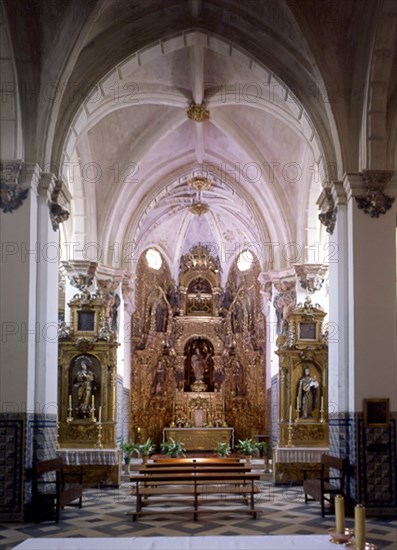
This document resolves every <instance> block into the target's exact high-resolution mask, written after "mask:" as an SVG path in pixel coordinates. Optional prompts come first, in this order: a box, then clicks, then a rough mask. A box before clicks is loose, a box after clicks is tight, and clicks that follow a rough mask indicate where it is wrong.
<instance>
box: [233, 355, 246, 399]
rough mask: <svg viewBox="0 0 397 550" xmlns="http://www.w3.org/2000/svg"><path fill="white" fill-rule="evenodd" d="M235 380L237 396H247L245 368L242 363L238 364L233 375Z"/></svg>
mask: <svg viewBox="0 0 397 550" xmlns="http://www.w3.org/2000/svg"><path fill="white" fill-rule="evenodd" d="M233 378H234V392H235V394H236V395H245V373H244V367H243V365H242V364H241V363H240V361H237V362H236V366H235V368H234V373H233Z"/></svg>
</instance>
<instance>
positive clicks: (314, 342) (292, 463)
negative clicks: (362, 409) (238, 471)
mask: <svg viewBox="0 0 397 550" xmlns="http://www.w3.org/2000/svg"><path fill="white" fill-rule="evenodd" d="M325 316H326V313H325V311H324V310H323V309H322V308H321V307H320V306H319V305H318V304H316V305H313V304H312V302H311V300H310V297H309V296H307V298H306V300H305V302H304V304H298V306H297V307H296V308H294V310H293V311H292V312H291V313H290V314H289V315H288V317H287V319H286V321H287V322H286V328H285V329H284V331H283V334H281V335H280V336H279V337H278V340H277V345H278V350H277V351H276V353H277V355H278V356H279V364H280V384H279V419H278V420H279V422H278V431H279V441H278V446H277V448H276V449H275V450H274V453H273V458H274V464H273V477H274V481H275V482H276V483H282V484H284V483H294V482H296V483H300V482H301V481H302V477H303V470H304V469H307V468H313V467H318V465H319V463H320V461H321V455H322V454H323V453H327V452H328V341H327V334H326V333H325V332H324V328H323V319H324V317H325Z"/></svg>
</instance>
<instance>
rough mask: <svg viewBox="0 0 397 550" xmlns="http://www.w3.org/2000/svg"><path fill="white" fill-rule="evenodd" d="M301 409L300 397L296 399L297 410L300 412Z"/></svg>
mask: <svg viewBox="0 0 397 550" xmlns="http://www.w3.org/2000/svg"><path fill="white" fill-rule="evenodd" d="M299 409H300V406H299V395H298V397H297V398H296V410H297V411H299Z"/></svg>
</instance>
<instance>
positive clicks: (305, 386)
mask: <svg viewBox="0 0 397 550" xmlns="http://www.w3.org/2000/svg"><path fill="white" fill-rule="evenodd" d="M318 387H319V383H318V380H317V378H316V376H311V375H310V368H309V367H305V368H304V375H303V377H302V378H301V379H300V380H299V385H298V407H299V409H300V410H301V412H302V415H301V418H310V417H312V413H313V411H314V409H315V408H316V406H317V388H318Z"/></svg>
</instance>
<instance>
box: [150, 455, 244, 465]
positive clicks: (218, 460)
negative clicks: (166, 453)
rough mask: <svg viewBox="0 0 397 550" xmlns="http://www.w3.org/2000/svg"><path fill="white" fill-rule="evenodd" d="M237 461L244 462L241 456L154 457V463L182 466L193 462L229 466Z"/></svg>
mask: <svg viewBox="0 0 397 550" xmlns="http://www.w3.org/2000/svg"><path fill="white" fill-rule="evenodd" d="M236 463H240V464H241V463H242V461H241V459H240V458H221V457H214V458H154V459H153V464H157V465H161V464H167V465H170V464H174V465H178V466H182V465H183V464H186V465H188V466H190V465H192V464H200V465H201V466H206V465H209V466H215V465H218V464H220V465H222V466H228V465H233V464H236Z"/></svg>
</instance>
